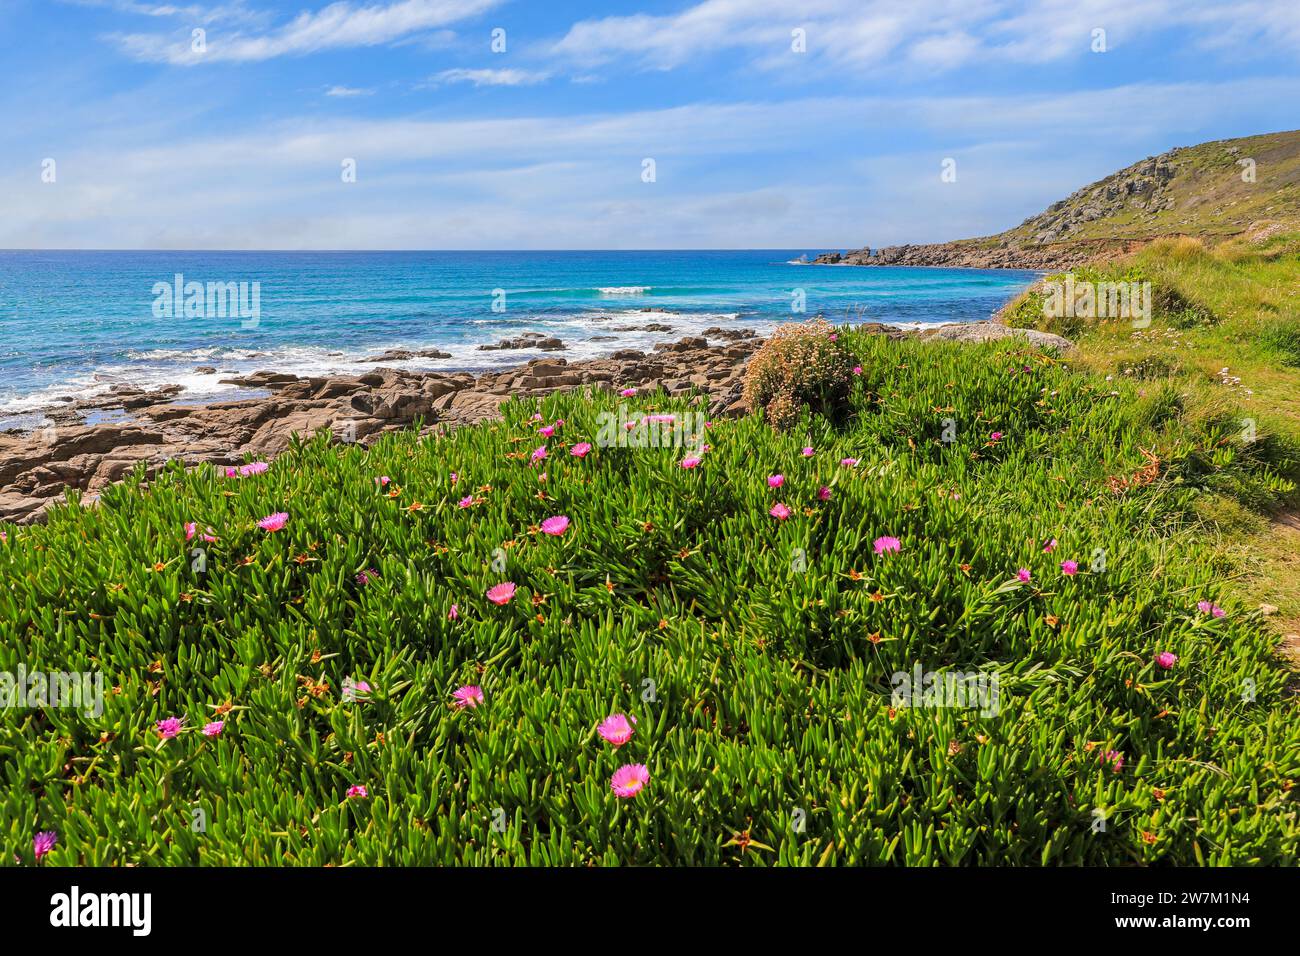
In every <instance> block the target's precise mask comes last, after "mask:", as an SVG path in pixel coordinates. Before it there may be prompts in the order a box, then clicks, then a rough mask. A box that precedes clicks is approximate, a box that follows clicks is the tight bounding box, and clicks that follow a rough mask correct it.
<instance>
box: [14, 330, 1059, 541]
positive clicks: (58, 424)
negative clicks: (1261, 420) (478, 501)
mask: <svg viewBox="0 0 1300 956" xmlns="http://www.w3.org/2000/svg"><path fill="white" fill-rule="evenodd" d="M860 328H861V329H863V330H864V331H868V332H874V333H877V334H882V335H888V336H890V337H891V338H901V337H904V336H906V335H916V334H920V335H923V336H934V337H937V338H944V339H952V340H957V341H985V340H987V339H989V338H1000V337H1003V336H1006V335H1023V336H1026V337H1028V338H1029V339H1030V340H1031V341H1032V342H1033V344H1036V345H1039V346H1056V347H1059V348H1069V345H1070V343H1069V342H1067V341H1066V340H1064V339H1061V338H1059V337H1058V336H1052V335H1046V334H1045V333H1041V332H1032V331H1025V330H1019V329H1007V328H1005V327H1003V326H1000V325H995V324H993V323H989V322H983V323H976V324H973V325H960V326H958V325H951V326H943V327H940V328H937V329H930V330H927V331H925V332H922V333H915V332H905V331H903V330H900V329H897V328H894V327H892V326H885V325H880V324H878V323H872V324H869V325H865V326H860ZM761 341H762V340H761V339H759V338H758V337H757V335H756V334H755V333H754V332H753V331H751V330H740V329H725V328H710V329H706V330H705V332H704V334H703V336H693V337H687V338H683V339H680V340H678V341H675V342H661V343H659V344H657V345H656V346H655V347H654V350H653V351H650V352H642V351H636V350H630V349H624V350H620V351H616V352H614V353H613V354H612V355H610V356H609V357H608V358H601V359H591V360H587V361H579V362H569V361H567V360H566V359H564V358H563V357H560V356H553V355H549V354H548V355H547V356H546V357H544V358H537V359H533V360H531V361H529V362H527V363H526V364H523V365H520V366H516V367H513V368H509V369H506V370H503V371H502V370H497V371H490V372H484V373H481V374H477V375H475V374H472V373H469V372H460V373H441V372H412V371H404V370H397V369H392V368H385V367H383V366H379V367H377V368H375V370H374V371H373V372H369V373H366V374H364V375H354V376H327V377H300V376H296V375H289V374H283V373H277V372H271V371H265V372H255V373H254V374H252V375H248V376H245V377H242V378H235V379H226V380H223V381H226V382H228V383H229V384H231V385H234V386H238V387H242V388H248V389H251V390H254V393H253V395H252V396H251V397H248V398H243V399H239V400H235V401H222V402H214V403H212V404H207V405H194V404H183V403H180V402H178V401H177V400H176V399H177V398H178V396H179V395H180V393H181V388H180V386H175V385H172V386H166V387H163V388H159V389H155V390H150V391H142V390H139V389H132V388H129V387H119V388H118V389H117V390H116V391H115V392H112V393H110V394H108V395H103V396H98V397H96V398H93V399H88V400H85V401H82V402H73V403H69V404H68V405H66V406H65V407H63V408H60V409H58V410H57V411H56V412H51V413H49V418H50V421H51V422H52V424H50V425H48V426H44V427H41V428H38V429H36V430H35V431H31V432H12V431H11V432H0V520H3V521H13V522H18V523H27V522H32V521H39V520H42V519H43V516H44V513H45V510H46V508H47V507H49V506H50V505H51V504H53V503H55V502H57V501H59V500H62V498H63V495H64V491H65V489H70V488H71V489H77V490H78V491H80V492H81V493H82V500H83V502H87V503H90V502H93V501H94V500H95V499H96V498H97V496H98V494H99V492H100V491H101V490H102V489H103V488H104V487H105V486H106V485H109V484H111V483H112V482H115V481H120V480H122V479H124V478H126V477H128V476H130V475H131V474H132V472H133V469H134V468H135V467H136V466H137V464H140V463H143V465H144V477H145V478H146V479H147V478H148V477H150V476H152V475H154V474H156V473H157V472H158V471H159V470H160V469H162V468H163V467H164V466H165V465H166V464H167V463H168V462H170V461H180V462H182V463H184V464H185V465H187V466H194V465H199V464H203V463H208V464H214V465H235V464H239V463H241V462H243V461H245V460H247V459H248V458H271V457H273V456H275V455H277V454H279V453H281V452H283V451H284V450H285V449H286V448H287V447H288V445H289V442H290V439H291V438H292V436H293V435H294V434H295V433H298V434H302V435H311V434H314V433H316V432H318V431H320V430H321V429H327V430H329V431H330V432H331V433H332V434H334V436H335V437H336V438H337V439H338V440H339V441H348V442H353V441H355V442H360V443H362V444H366V443H368V442H370V441H372V440H373V439H374V438H376V437H377V436H379V435H383V434H384V433H386V432H391V431H396V430H400V429H403V428H407V427H409V426H411V425H412V424H413V423H414V422H415V421H416V420H419V421H420V422H422V426H423V428H424V430H425V431H429V430H432V429H434V428H451V427H457V426H459V425H465V424H470V423H473V422H477V421H481V420H483V419H485V418H491V417H493V416H495V415H497V414H498V409H499V407H500V406H501V404H502V403H503V402H505V401H506V400H507V399H508V398H511V397H513V396H525V397H527V396H541V395H546V394H548V393H550V392H554V391H564V390H570V389H578V388H583V387H588V386H594V387H598V388H605V389H622V388H629V387H634V388H637V389H638V390H644V391H652V390H654V389H657V388H659V387H662V388H663V389H664V390H665V391H666V392H668V393H669V394H670V395H685V394H689V393H691V392H693V391H698V392H699V393H701V394H702V395H703V396H707V400H708V411H709V414H710V415H711V416H713V417H724V416H735V415H740V414H743V413H744V412H745V411H746V408H745V404H744V401H743V399H742V398H741V391H742V376H743V372H744V368H745V363H746V360H747V359H748V358H749V356H750V355H751V354H752V353H753V352H754V350H755V349H756V348H757V347H758V346H759V345H760V344H761ZM550 345H551V343H549V342H548V343H547V346H542V347H543V348H545V347H549V346H550ZM394 354H395V355H396V354H398V353H394ZM401 354H405V353H401ZM88 416H89V417H90V421H92V422H95V423H93V424H88V423H87V418H88Z"/></svg>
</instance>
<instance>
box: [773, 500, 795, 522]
mask: <svg viewBox="0 0 1300 956" xmlns="http://www.w3.org/2000/svg"><path fill="white" fill-rule="evenodd" d="M768 514H770V515H771V516H772V517H773V518H775V519H776V520H777V521H784V520H785V519H786V518H788V517H790V509H789V508H787V507H786V506H785V505H783V504H781V502H779V501H778V502H777V503H776V504H774V505H772V508H771V510H770V511H768Z"/></svg>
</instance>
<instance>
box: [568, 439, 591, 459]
mask: <svg viewBox="0 0 1300 956" xmlns="http://www.w3.org/2000/svg"><path fill="white" fill-rule="evenodd" d="M589 451H591V444H590V443H589V442H585V441H580V442H578V444H576V445H574V446H573V447H572V448H570V449H569V454H570V455H572V456H573V457H574V458H586V457H587V452H589Z"/></svg>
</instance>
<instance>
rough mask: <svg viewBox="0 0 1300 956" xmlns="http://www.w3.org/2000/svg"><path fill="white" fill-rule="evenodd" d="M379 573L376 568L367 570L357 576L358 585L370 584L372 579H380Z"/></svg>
mask: <svg viewBox="0 0 1300 956" xmlns="http://www.w3.org/2000/svg"><path fill="white" fill-rule="evenodd" d="M378 577H379V572H378V571H376V570H375V569H374V568H366V570H364V571H362V572H361V573H360V574H358V575H357V584H369V583H370V581H371V579H372V578H378Z"/></svg>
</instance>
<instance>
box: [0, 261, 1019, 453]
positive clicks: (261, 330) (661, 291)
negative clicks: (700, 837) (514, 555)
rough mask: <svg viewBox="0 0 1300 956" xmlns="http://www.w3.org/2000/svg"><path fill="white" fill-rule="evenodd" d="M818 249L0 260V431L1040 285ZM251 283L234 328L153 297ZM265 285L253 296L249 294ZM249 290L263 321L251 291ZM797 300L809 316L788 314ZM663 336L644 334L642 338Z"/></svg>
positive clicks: (1012, 276)
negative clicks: (840, 262) (304, 380)
mask: <svg viewBox="0 0 1300 956" xmlns="http://www.w3.org/2000/svg"><path fill="white" fill-rule="evenodd" d="M820 251H823V250H816V249H793V250H740V251H716V250H713V251H698V252H693V251H672V252H334V253H320V252H311V253H292V252H167V251H158V252H72V251H58V252H40V251H10V252H0V427H3V425H4V423H5V420H6V419H10V420H12V419H13V418H14V416H24V417H27V416H30V415H31V414H32V413H38V412H40V410H42V409H44V408H49V407H52V406H53V405H56V404H58V403H59V401H60V400H61V399H66V398H67V397H69V396H72V397H77V398H84V397H86V396H89V395H93V394H95V393H97V392H103V391H107V390H108V389H110V388H111V387H112V386H113V385H116V384H123V383H125V384H131V385H139V386H155V385H162V384H172V383H175V384H180V385H182V386H184V387H185V389H186V393H185V397H186V398H188V399H193V400H196V401H202V400H205V399H207V398H210V397H211V398H216V397H220V396H221V395H222V394H223V393H229V391H230V389H229V386H222V385H220V384H219V379H221V378H224V377H227V376H226V375H224V374H216V375H213V374H198V373H196V371H195V369H196V368H199V367H204V366H209V367H215V368H216V369H217V370H218V371H219V373H247V372H251V371H255V370H257V369H273V370H276V371H286V372H293V373H296V374H321V373H329V372H354V373H355V372H359V371H362V370H369V369H373V368H374V367H375V366H374V364H367V363H361V362H359V361H358V360H359V359H361V358H364V357H366V356H367V355H375V354H378V353H380V352H383V351H385V350H388V349H394V348H402V349H431V348H437V349H440V350H442V351H445V352H449V353H450V354H451V357H450V358H443V359H427V358H426V359H416V360H411V361H408V362H386V363H385V364H388V365H392V366H395V367H407V368H427V369H441V370H459V369H471V370H476V369H484V368H490V367H494V366H499V365H507V364H516V363H519V362H522V361H525V360H526V359H528V358H532V357H535V356H536V355H538V354H539V353H537V352H522V351H479V349H478V346H479V345H482V344H485V343H495V342H496V341H498V340H499V339H501V338H504V337H507V336H516V335H518V334H520V333H522V332H529V331H531V332H540V333H544V334H546V335H550V336H558V337H559V338H561V339H562V340H563V341H564V342H565V343H566V344H567V345H568V350H567V351H564V352H560V353H554V354H559V355H563V356H565V357H566V358H568V359H570V360H574V359H581V358H589V357H593V356H597V355H600V354H603V353H608V352H611V351H614V350H615V349H619V348H642V349H648V348H649V347H650V346H651V345H652V344H653V343H655V342H659V341H664V340H668V339H676V338H679V337H681V336H683V335H688V334H693V333H698V332H700V331H702V330H703V329H706V328H708V327H710V326H715V325H724V326H742V327H750V328H753V329H755V330H756V331H758V332H760V333H763V332H765V331H767V330H770V329H771V328H772V327H773V326H774V325H776V324H778V323H780V322H785V321H790V320H791V319H800V318H807V317H811V316H814V315H817V314H818V313H821V314H823V315H824V316H825V317H826V318H828V319H831V320H832V321H835V322H854V323H857V322H866V321H877V322H888V323H894V324H899V325H904V326H917V325H925V324H932V323H943V322H971V321H977V320H980V319H986V318H988V317H989V315H990V314H992V313H993V312H994V311H995V310H996V309H997V308H998V307H999V306H1000V305H1001V304H1002V303H1004V302H1005V301H1006V300H1007V299H1009V298H1010V297H1011V296H1013V295H1015V294H1016V293H1017V292H1018V291H1019V290H1020V289H1022V288H1024V287H1025V286H1027V285H1029V284H1030V283H1031V282H1032V281H1033V279H1034V278H1035V273H1031V272H1021V271H1010V270H977V269H920V268H892V267H885V268H882V267H866V268H863V267H851V266H800V265H795V264H792V260H794V259H796V258H797V257H798V256H801V255H807V256H809V257H810V258H811V257H812V256H815V255H817V253H818V252H820ZM177 276H181V277H183V278H182V280H181V289H182V291H183V290H184V288H185V284H186V283H191V282H195V283H200V284H202V286H203V287H204V288H206V285H207V284H208V283H214V284H216V283H220V284H223V285H224V284H227V283H233V284H235V286H231V287H230V288H231V289H232V291H233V290H234V288H235V287H237V285H238V284H239V283H244V284H245V285H244V291H245V294H246V299H245V300H244V301H245V304H246V305H248V306H250V308H249V309H248V310H246V311H245V314H244V315H240V314H239V313H238V311H237V308H236V304H235V301H234V298H235V297H233V296H232V299H231V301H229V302H228V304H227V307H226V309H225V310H224V314H217V313H218V312H221V311H222V310H220V309H219V308H214V309H208V307H207V306H208V303H207V301H206V297H204V302H203V306H204V307H203V309H202V311H201V314H191V315H188V316H187V315H186V314H185V309H184V308H183V302H182V303H180V304H179V305H172V304H171V303H169V302H167V301H164V298H165V297H164V295H163V293H162V292H161V291H160V290H161V289H162V288H164V287H166V288H167V289H169V290H170V289H171V288H173V287H175V286H176V283H177ZM254 283H256V286H254ZM254 288H255V289H256V290H257V293H258V294H257V298H256V304H257V309H256V311H257V315H256V316H255V317H254V318H251V319H250V318H249V317H248V316H247V313H248V312H249V311H252V309H251V306H252V304H253V297H252V290H253V289H254ZM801 301H802V305H803V310H804V311H803V312H797V311H795V308H796V307H797V306H798V305H799V303H800V302H801ZM650 324H653V325H656V326H670V327H671V331H663V330H658V331H644V330H638V329H636V328H630V327H636V326H645V325H650Z"/></svg>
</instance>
